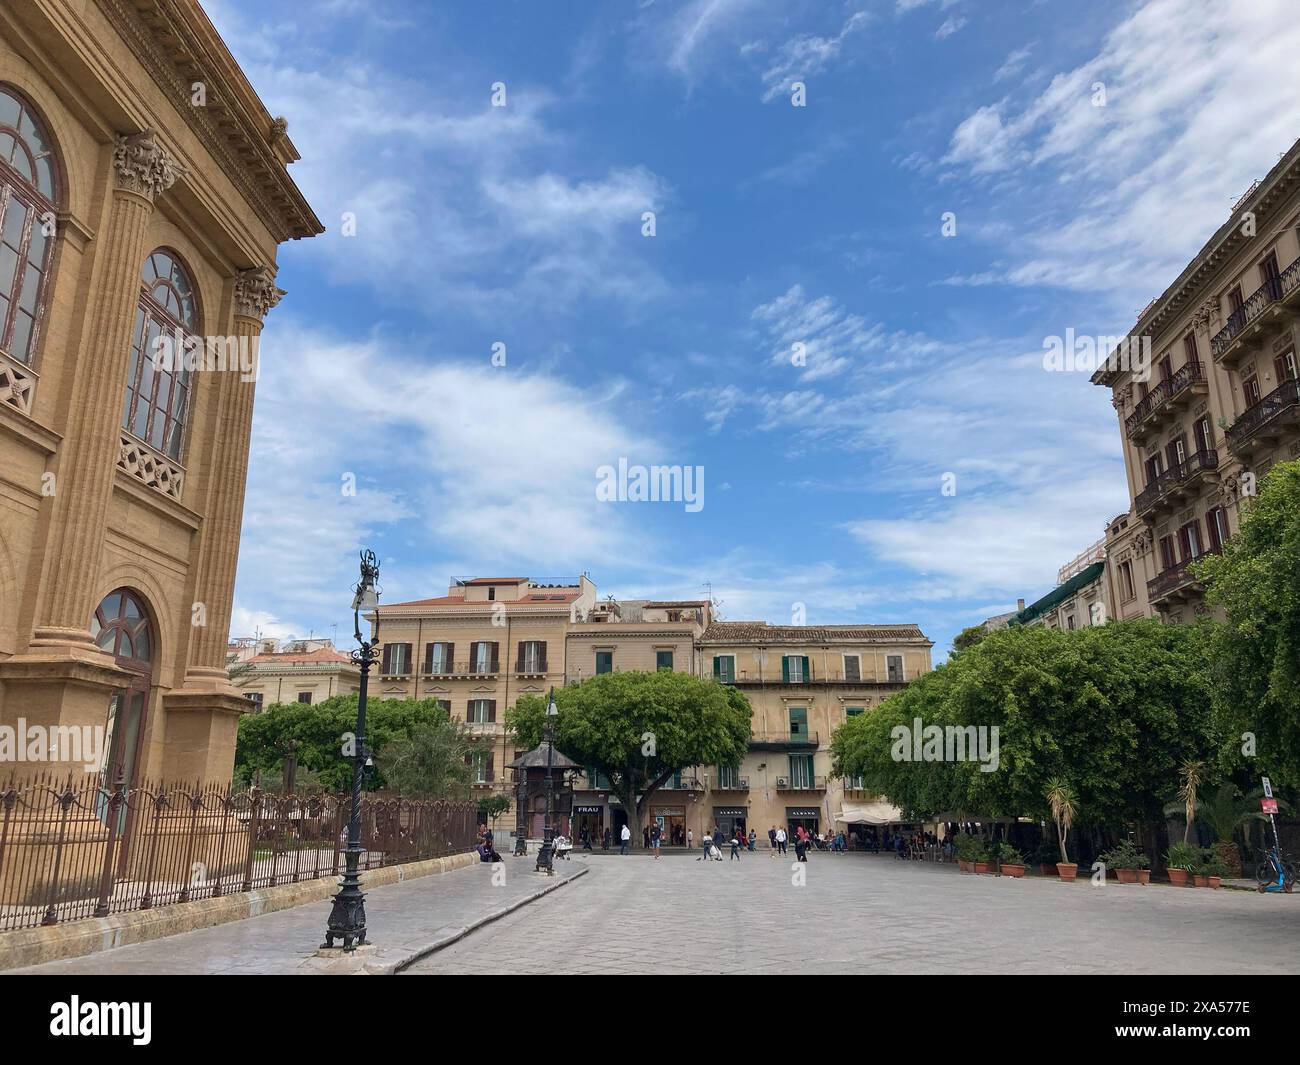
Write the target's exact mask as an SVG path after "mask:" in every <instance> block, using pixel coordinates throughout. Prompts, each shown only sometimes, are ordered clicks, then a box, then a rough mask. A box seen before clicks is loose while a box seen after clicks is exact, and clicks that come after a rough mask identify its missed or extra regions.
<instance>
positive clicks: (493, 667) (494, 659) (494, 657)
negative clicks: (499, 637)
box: [489, 641, 501, 673]
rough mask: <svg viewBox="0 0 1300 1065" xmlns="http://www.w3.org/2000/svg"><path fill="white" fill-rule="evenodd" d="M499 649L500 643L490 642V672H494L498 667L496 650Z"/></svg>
mask: <svg viewBox="0 0 1300 1065" xmlns="http://www.w3.org/2000/svg"><path fill="white" fill-rule="evenodd" d="M500 649H501V645H500V644H499V643H496V642H495V641H494V642H493V644H492V661H491V665H490V667H489V670H490V672H492V673H496V672H497V671H498V669H499V668H500V663H499V662H498V660H497V651H499V650H500Z"/></svg>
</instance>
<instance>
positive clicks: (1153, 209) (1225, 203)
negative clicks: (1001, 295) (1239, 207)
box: [944, 0, 1300, 307]
mask: <svg viewBox="0 0 1300 1065" xmlns="http://www.w3.org/2000/svg"><path fill="white" fill-rule="evenodd" d="M1298 53H1300V21H1297V19H1296V18H1295V6H1294V3H1292V2H1291V0H1146V2H1145V3H1142V4H1141V5H1140V6H1139V7H1138V8H1137V9H1136V10H1135V11H1134V12H1133V13H1132V14H1131V15H1130V16H1129V17H1128V18H1126V19H1125V20H1124V21H1123V22H1122V23H1121V24H1120V25H1118V26H1116V27H1115V29H1114V30H1112V31H1111V33H1110V34H1108V35H1107V37H1106V38H1105V40H1104V41H1103V43H1102V45H1101V47H1100V49H1099V51H1098V52H1097V54H1096V55H1095V56H1093V57H1092V58H1091V59H1089V60H1087V61H1086V62H1084V63H1082V64H1080V65H1079V66H1077V67H1075V68H1073V69H1071V70H1068V71H1065V72H1063V73H1059V74H1057V75H1056V77H1054V78H1053V79H1052V81H1051V83H1050V84H1049V85H1048V86H1047V88H1045V89H1044V90H1042V91H1041V92H1039V93H1037V94H1036V95H1034V96H1032V97H1031V98H1029V99H1026V100H1015V99H1012V98H1005V99H1003V100H1000V101H998V102H996V103H989V104H985V105H983V106H981V107H979V108H977V109H976V110H975V111H973V112H972V113H971V114H970V115H969V116H968V117H967V118H966V119H965V120H964V121H963V122H961V123H960V124H959V125H958V126H957V128H956V130H955V131H954V132H953V134H952V138H951V141H950V143H949V146H948V153H947V155H946V156H945V159H944V162H945V163H947V164H948V165H949V166H950V167H954V168H957V169H958V170H959V171H964V172H967V173H969V174H972V175H976V176H983V177H986V178H990V177H991V178H996V179H998V180H999V181H1001V182H1003V183H1004V185H1005V186H1006V188H1004V189H1003V190H1002V191H1010V192H1011V193H1012V194H1013V197H1014V199H1015V201H1016V210H1017V217H1016V223H1017V225H1018V235H1019V239H1018V240H1017V241H1016V242H1015V244H1014V245H1013V249H1012V250H1013V251H1014V252H1015V254H1016V256H1017V258H1018V262H1017V263H1015V264H1014V265H1013V266H1012V267H1011V268H1010V269H1009V270H1008V271H1007V277H1008V279H1009V280H1010V281H1011V282H1012V283H1014V284H1020V285H1060V286H1065V287H1069V288H1075V289H1081V290H1106V289H1109V290H1113V291H1116V292H1122V293H1124V297H1125V302H1131V303H1132V305H1133V306H1134V307H1137V306H1141V305H1142V304H1144V303H1145V302H1146V300H1147V299H1148V298H1150V297H1151V296H1153V295H1156V294H1158V291H1159V289H1160V287H1163V283H1164V282H1166V281H1170V280H1172V279H1173V278H1174V277H1175V276H1176V275H1177V273H1178V271H1179V270H1181V269H1182V267H1183V266H1184V265H1186V262H1187V260H1188V259H1189V258H1190V257H1191V256H1192V255H1193V254H1194V253H1195V252H1196V250H1197V249H1198V248H1199V247H1200V245H1201V243H1203V242H1204V240H1205V239H1206V238H1208V236H1209V235H1210V234H1211V233H1213V232H1214V230H1215V229H1217V228H1218V227H1219V226H1220V225H1221V224H1222V223H1223V222H1224V221H1225V220H1226V219H1227V217H1228V212H1229V208H1230V207H1231V205H1232V203H1233V201H1234V200H1235V199H1236V197H1237V196H1239V195H1240V193H1241V192H1243V191H1244V190H1245V189H1246V187H1247V186H1248V185H1249V184H1250V183H1251V181H1253V180H1255V179H1256V178H1259V177H1261V176H1262V175H1263V173H1264V172H1265V171H1267V170H1268V168H1269V167H1271V166H1272V164H1273V163H1274V162H1276V160H1277V158H1278V155H1279V154H1280V153H1281V152H1283V151H1285V150H1286V149H1288V148H1289V147H1290V146H1291V144H1292V143H1293V142H1294V140H1295V137H1296V131H1297V129H1300V64H1297V63H1296V61H1295V56H1296V55H1297V54H1298ZM1019 55H1020V53H1013V54H1012V56H1011V57H1009V59H1008V65H1010V64H1011V61H1012V59H1017V57H1019ZM1170 57H1176V60H1175V61H1171V60H1170ZM1004 69H1005V68H1004ZM1098 86H1101V87H1104V94H1105V96H1104V99H1105V106H1094V100H1095V99H1100V95H1099V93H1098V90H1097V87H1098ZM1030 219H1032V221H1029V220H1030ZM999 250H1000V251H1005V250H1006V249H1005V248H1002V249H999Z"/></svg>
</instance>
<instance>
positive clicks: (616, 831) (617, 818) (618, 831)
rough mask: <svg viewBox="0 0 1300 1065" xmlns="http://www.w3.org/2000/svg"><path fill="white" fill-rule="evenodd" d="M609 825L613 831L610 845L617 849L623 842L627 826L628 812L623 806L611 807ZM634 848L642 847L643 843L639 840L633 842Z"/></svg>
mask: <svg viewBox="0 0 1300 1065" xmlns="http://www.w3.org/2000/svg"><path fill="white" fill-rule="evenodd" d="M609 823H610V829H611V832H610V844H611V846H614V847H617V846H619V845H620V844H621V843H622V841H623V826H624V825H625V824H627V811H626V810H624V809H623V807H621V806H611V807H610V808H609ZM632 846H634V847H639V846H641V841H640V840H639V839H634V840H632Z"/></svg>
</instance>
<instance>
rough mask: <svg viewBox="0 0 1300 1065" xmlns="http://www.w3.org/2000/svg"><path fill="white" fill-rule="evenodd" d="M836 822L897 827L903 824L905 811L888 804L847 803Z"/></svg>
mask: <svg viewBox="0 0 1300 1065" xmlns="http://www.w3.org/2000/svg"><path fill="white" fill-rule="evenodd" d="M835 820H836V821H841V822H843V823H844V824H846V825H897V824H901V823H902V822H903V811H902V810H900V809H899V808H898V807H897V806H891V805H890V804H889V803H887V802H846V803H845V804H844V807H843V809H841V810H840V812H839V813H837V814H836V815H835Z"/></svg>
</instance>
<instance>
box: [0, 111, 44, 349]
mask: <svg viewBox="0 0 1300 1065" xmlns="http://www.w3.org/2000/svg"><path fill="white" fill-rule="evenodd" d="M55 177H56V176H55V169H54V151H53V149H52V147H51V141H50V138H49V136H48V135H47V134H46V132H45V130H44V129H43V128H42V126H41V123H40V121H39V120H38V119H37V117H36V115H35V114H34V113H33V112H32V109H31V108H30V107H29V106H28V105H27V103H26V102H25V101H24V100H23V99H22V98H21V97H20V96H18V95H17V94H15V93H14V92H13V91H11V90H10V89H9V88H8V87H7V86H5V85H0V351H5V352H7V353H8V354H9V355H11V356H12V357H13V358H15V359H17V360H18V361H19V362H21V363H29V362H31V359H32V354H33V353H34V352H35V351H36V341H37V339H38V336H39V333H40V326H41V321H42V319H43V317H44V313H45V294H46V288H47V285H46V281H47V278H48V274H49V268H50V258H51V256H53V254H54V226H55V200H56V193H57V184H56V179H55Z"/></svg>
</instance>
